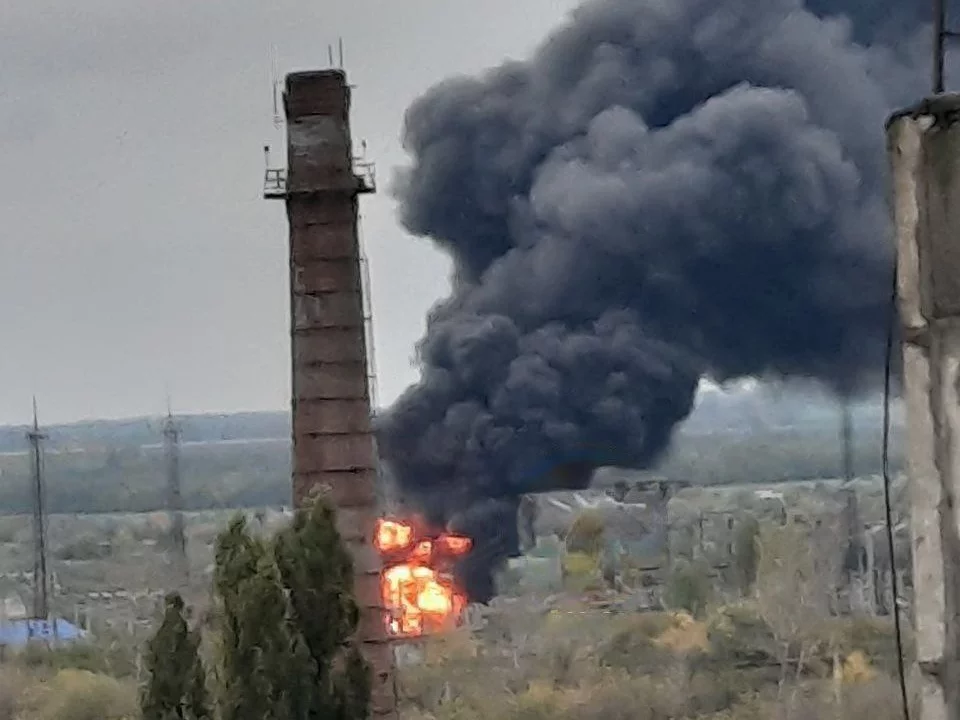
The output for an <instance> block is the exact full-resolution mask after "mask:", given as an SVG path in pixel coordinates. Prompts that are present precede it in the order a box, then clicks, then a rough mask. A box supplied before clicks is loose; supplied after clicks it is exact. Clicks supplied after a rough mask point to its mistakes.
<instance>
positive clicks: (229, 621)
mask: <svg viewBox="0 0 960 720" xmlns="http://www.w3.org/2000/svg"><path fill="white" fill-rule="evenodd" d="M214 582H215V585H216V590H217V596H218V598H219V600H220V611H221V681H222V683H223V688H222V689H223V696H222V698H221V717H222V718H223V720H293V719H294V718H303V717H304V715H303V711H302V710H300V711H298V710H297V708H301V707H303V706H305V705H307V704H308V703H307V702H305V701H304V699H303V697H302V695H303V692H304V688H305V687H306V686H305V685H304V683H303V682H302V678H303V677H304V676H309V675H310V674H311V673H310V668H309V666H308V665H307V664H306V662H305V659H306V656H305V654H304V653H302V652H301V653H297V652H295V644H294V642H293V639H292V638H291V637H290V634H289V631H288V625H287V611H286V607H287V603H286V598H285V597H284V592H283V588H282V586H281V585H280V578H279V575H278V573H277V568H276V565H275V564H274V562H273V558H272V554H271V553H270V552H269V549H268V548H267V547H266V545H265V543H264V542H263V541H262V540H260V539H259V538H257V537H255V536H253V535H252V534H251V533H250V532H249V530H248V528H247V525H246V521H245V519H244V518H243V517H238V518H237V519H235V520H234V521H233V522H232V523H231V524H230V526H229V527H228V528H227V530H226V531H225V532H224V533H223V535H221V536H220V538H219V540H218V542H217V552H216V571H215V577H214ZM298 664H299V665H300V666H301V667H296V665H298Z"/></svg>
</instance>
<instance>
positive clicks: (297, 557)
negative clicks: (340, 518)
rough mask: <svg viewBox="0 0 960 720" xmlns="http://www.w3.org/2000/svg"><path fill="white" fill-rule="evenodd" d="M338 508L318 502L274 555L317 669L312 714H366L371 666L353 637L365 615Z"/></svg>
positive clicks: (336, 717) (294, 622)
mask: <svg viewBox="0 0 960 720" xmlns="http://www.w3.org/2000/svg"><path fill="white" fill-rule="evenodd" d="M335 520H336V518H335V516H334V512H333V510H332V509H331V508H330V507H329V506H328V505H326V504H325V503H323V502H320V501H317V502H314V503H313V504H312V505H311V507H309V508H307V509H305V510H301V511H300V512H299V513H297V515H296V517H295V518H294V521H293V524H292V525H291V526H290V527H289V528H287V529H286V530H284V531H283V532H281V533H280V534H279V535H277V538H276V542H275V544H274V555H275V558H276V564H277V567H278V568H279V572H280V577H281V579H282V582H283V585H284V587H285V588H286V589H287V593H288V598H289V603H290V626H291V632H292V633H293V634H294V635H296V636H297V637H298V638H300V639H302V642H303V646H304V648H305V649H306V652H307V653H308V654H309V657H310V660H311V663H310V668H311V670H312V671H313V673H314V674H315V677H314V678H313V679H312V683H311V687H312V688H313V689H314V692H315V697H313V698H312V702H313V704H314V712H312V713H311V715H310V717H312V718H323V720H327V719H328V718H329V719H330V720H353V719H354V718H365V717H366V715H367V708H368V707H369V704H370V693H371V682H370V669H369V667H368V666H367V664H366V662H365V661H364V660H363V657H362V656H361V654H360V652H359V650H358V649H357V648H356V646H355V645H354V644H353V643H352V642H351V640H352V639H353V637H354V634H355V633H356V629H357V625H358V623H359V620H360V612H359V609H358V607H357V603H356V601H355V600H354V596H353V560H352V558H351V556H350V553H349V552H348V551H347V549H346V547H345V546H344V545H343V542H342V540H341V538H340V534H339V533H338V532H337V526H336V521H335Z"/></svg>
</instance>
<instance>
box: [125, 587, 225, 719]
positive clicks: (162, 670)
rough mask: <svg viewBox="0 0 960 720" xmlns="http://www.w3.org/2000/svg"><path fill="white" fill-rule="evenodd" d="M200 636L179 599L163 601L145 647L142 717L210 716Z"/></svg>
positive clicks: (170, 596) (189, 717)
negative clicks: (161, 611) (146, 680)
mask: <svg viewBox="0 0 960 720" xmlns="http://www.w3.org/2000/svg"><path fill="white" fill-rule="evenodd" d="M199 649H200V635H199V633H197V632H196V631H194V630H191V629H190V627H189V625H188V623H187V617H186V609H185V606H184V603H183V599H182V598H181V597H180V595H179V594H177V593H172V594H170V595H168V596H167V597H166V599H165V602H164V612H163V621H162V622H161V623H160V627H159V628H158V629H157V632H156V634H155V635H154V636H153V638H151V640H150V642H149V644H148V646H147V656H146V670H147V676H148V682H147V685H146V688H145V689H144V693H143V696H142V698H141V709H142V713H143V720H206V719H207V718H210V717H211V712H210V705H209V700H208V696H207V688H206V671H205V669H204V667H203V663H202V661H201V659H200V653H199Z"/></svg>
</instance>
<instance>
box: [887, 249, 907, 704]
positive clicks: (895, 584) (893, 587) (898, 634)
mask: <svg viewBox="0 0 960 720" xmlns="http://www.w3.org/2000/svg"><path fill="white" fill-rule="evenodd" d="M892 275H893V288H892V291H891V294H890V305H889V312H888V319H887V343H886V352H885V357H884V365H883V443H882V448H883V449H882V460H881V465H882V467H883V510H884V519H885V521H886V535H887V549H888V551H889V554H890V591H891V592H892V593H893V631H894V635H895V642H896V648H897V677H898V680H899V681H900V701H901V704H902V710H903V718H904V720H910V696H909V693H908V692H907V670H906V662H905V660H904V652H903V629H902V625H903V623H902V621H901V617H900V581H899V580H898V579H897V560H896V554H895V552H894V546H895V542H894V532H893V502H892V500H891V492H890V486H891V480H890V401H891V395H892V393H891V380H892V376H893V339H894V327H895V323H896V318H897V268H896V264H894V268H893V273H892Z"/></svg>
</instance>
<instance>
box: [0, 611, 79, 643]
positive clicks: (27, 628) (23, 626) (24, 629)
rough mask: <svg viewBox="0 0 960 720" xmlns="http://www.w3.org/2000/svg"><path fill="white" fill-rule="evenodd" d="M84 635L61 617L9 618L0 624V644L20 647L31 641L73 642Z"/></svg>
mask: <svg viewBox="0 0 960 720" xmlns="http://www.w3.org/2000/svg"><path fill="white" fill-rule="evenodd" d="M85 635H86V633H85V632H84V631H83V630H81V629H80V628H78V627H77V626H76V625H73V624H72V623H69V622H67V621H66V620H63V619H62V618H56V619H51V620H31V619H26V620H10V621H7V622H5V623H3V624H0V646H2V645H8V646H12V647H21V646H23V645H26V644H27V643H29V642H31V641H40V642H47V643H57V642H73V641H75V640H81V639H83V637H84V636H85Z"/></svg>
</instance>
